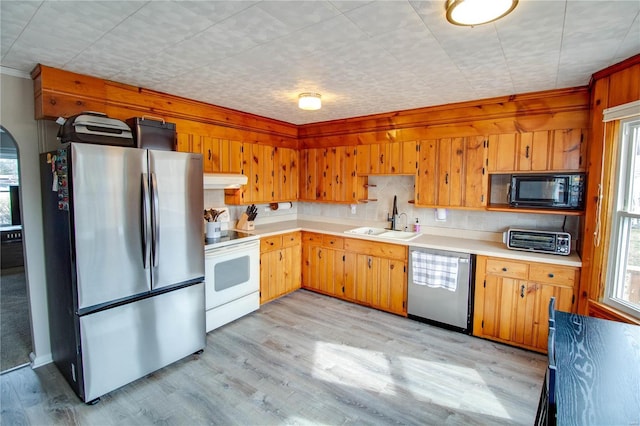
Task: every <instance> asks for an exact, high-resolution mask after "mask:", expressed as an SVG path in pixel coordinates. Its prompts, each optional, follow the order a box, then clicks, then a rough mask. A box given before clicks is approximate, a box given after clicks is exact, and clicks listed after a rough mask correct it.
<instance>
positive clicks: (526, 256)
mask: <svg viewBox="0 0 640 426" xmlns="http://www.w3.org/2000/svg"><path fill="white" fill-rule="evenodd" d="M352 228H354V226H353V225H342V224H337V223H325V222H319V221H310V220H290V221H285V222H277V223H269V224H260V225H257V226H256V229H255V230H253V231H244V232H247V233H250V234H253V235H256V236H259V237H269V236H272V235H277V234H282V233H285V232H294V231H308V232H319V233H323V234H329V235H335V236H340V237H346V238H359V239H363V240H369V241H377V242H385V243H392V244H399V245H405V246H415V247H422V248H432V249H439V250H449V251H457V252H463V253H471V254H479V255H483V256H494V257H502V258H505V259H514V260H523V261H531V262H541V263H550V264H554V265H564V266H574V267H581V266H582V261H581V260H580V257H579V256H578V255H577V254H576V253H575V251H574V252H572V253H571V254H570V255H569V256H560V255H554V254H543V253H530V252H525V251H518V250H510V249H508V248H507V247H506V245H505V244H504V243H502V242H496V241H483V240H474V239H467V238H456V237H448V236H441V235H429V234H426V233H423V234H422V235H421V236H419V237H418V238H415V239H413V240H410V241H399V240H391V239H383V238H379V237H370V236H366V235H357V234H347V233H345V231H347V230H349V229H352Z"/></svg>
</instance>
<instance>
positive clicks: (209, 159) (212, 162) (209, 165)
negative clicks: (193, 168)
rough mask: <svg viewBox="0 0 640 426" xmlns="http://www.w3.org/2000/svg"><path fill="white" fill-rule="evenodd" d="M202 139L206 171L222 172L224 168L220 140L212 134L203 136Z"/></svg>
mask: <svg viewBox="0 0 640 426" xmlns="http://www.w3.org/2000/svg"><path fill="white" fill-rule="evenodd" d="M201 141H202V159H203V162H204V164H203V169H204V171H205V172H208V173H218V172H221V171H222V168H221V166H220V156H221V152H220V150H221V147H220V140H219V139H218V138H213V137H211V136H202V137H201Z"/></svg>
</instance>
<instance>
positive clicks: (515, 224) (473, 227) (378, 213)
mask: <svg viewBox="0 0 640 426" xmlns="http://www.w3.org/2000/svg"><path fill="white" fill-rule="evenodd" d="M414 180H415V178H414V177H413V176H370V177H369V184H370V185H372V187H370V188H369V198H370V199H377V201H373V202H369V203H366V204H358V205H356V207H355V214H352V212H351V206H350V205H348V204H328V203H308V202H298V203H293V205H292V208H290V209H288V210H275V211H271V210H269V211H265V208H267V207H268V204H260V205H258V207H259V210H258V211H259V213H258V219H257V223H258V224H259V223H260V222H262V221H264V222H265V223H266V222H277V221H279V220H291V219H295V218H296V217H299V216H302V217H313V218H318V217H322V218H326V219H327V220H330V221H333V222H335V221H336V220H340V219H345V221H349V222H359V223H362V224H369V223H382V222H386V220H387V215H388V214H389V213H390V212H391V209H392V206H393V197H394V195H396V196H397V198H398V212H399V213H400V215H401V216H400V219H399V222H398V225H399V226H404V225H405V224H407V225H408V226H411V225H413V224H414V223H415V221H416V218H417V219H418V220H419V222H420V224H421V225H422V226H423V227H430V228H441V229H442V230H443V231H446V229H448V228H449V229H455V230H458V231H459V230H469V231H483V232H503V231H504V230H506V229H507V228H510V227H512V228H526V229H552V230H559V229H562V226H563V222H564V220H565V216H563V215H552V214H531V213H510V212H504V213H503V212H487V211H477V210H457V209H446V220H445V221H438V220H436V214H435V213H436V210H435V209H431V208H421V207H415V205H414V204H410V203H409V200H413V198H414ZM373 185H375V186H373ZM204 205H205V207H206V208H210V207H216V206H224V205H225V204H224V191H223V190H205V191H204ZM228 207H229V212H230V215H231V220H232V221H234V220H237V218H238V217H239V216H240V214H241V213H242V212H243V211H244V210H245V208H246V207H244V206H228ZM403 213H404V214H403ZM405 215H406V217H405ZM579 227H580V222H579V217H576V216H568V217H567V221H566V224H565V229H566V231H567V232H570V233H571V235H572V236H573V237H574V239H575V238H576V236H577V235H578V230H579ZM410 229H412V228H410Z"/></svg>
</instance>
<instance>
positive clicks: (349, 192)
mask: <svg viewBox="0 0 640 426" xmlns="http://www.w3.org/2000/svg"><path fill="white" fill-rule="evenodd" d="M359 149H360V148H359V147H356V146H337V147H330V148H314V149H303V150H302V151H301V152H300V184H299V188H300V189H299V191H300V200H304V201H323V202H335V203H349V204H355V203H357V202H358V201H359V200H363V199H366V198H367V190H366V186H365V184H366V182H367V178H366V177H365V176H359V175H358V173H357V167H358V166H357V155H358V154H357V153H358V150H359Z"/></svg>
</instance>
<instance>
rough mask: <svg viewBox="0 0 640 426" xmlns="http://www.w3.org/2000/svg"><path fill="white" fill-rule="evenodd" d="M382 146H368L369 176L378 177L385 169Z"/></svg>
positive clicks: (376, 144)
mask: <svg viewBox="0 0 640 426" xmlns="http://www.w3.org/2000/svg"><path fill="white" fill-rule="evenodd" d="M384 156H385V152H384V146H383V145H381V144H379V143H374V144H371V145H369V174H371V175H379V174H380V173H383V171H384V170H386V169H385V164H386V160H385V158H384Z"/></svg>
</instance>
